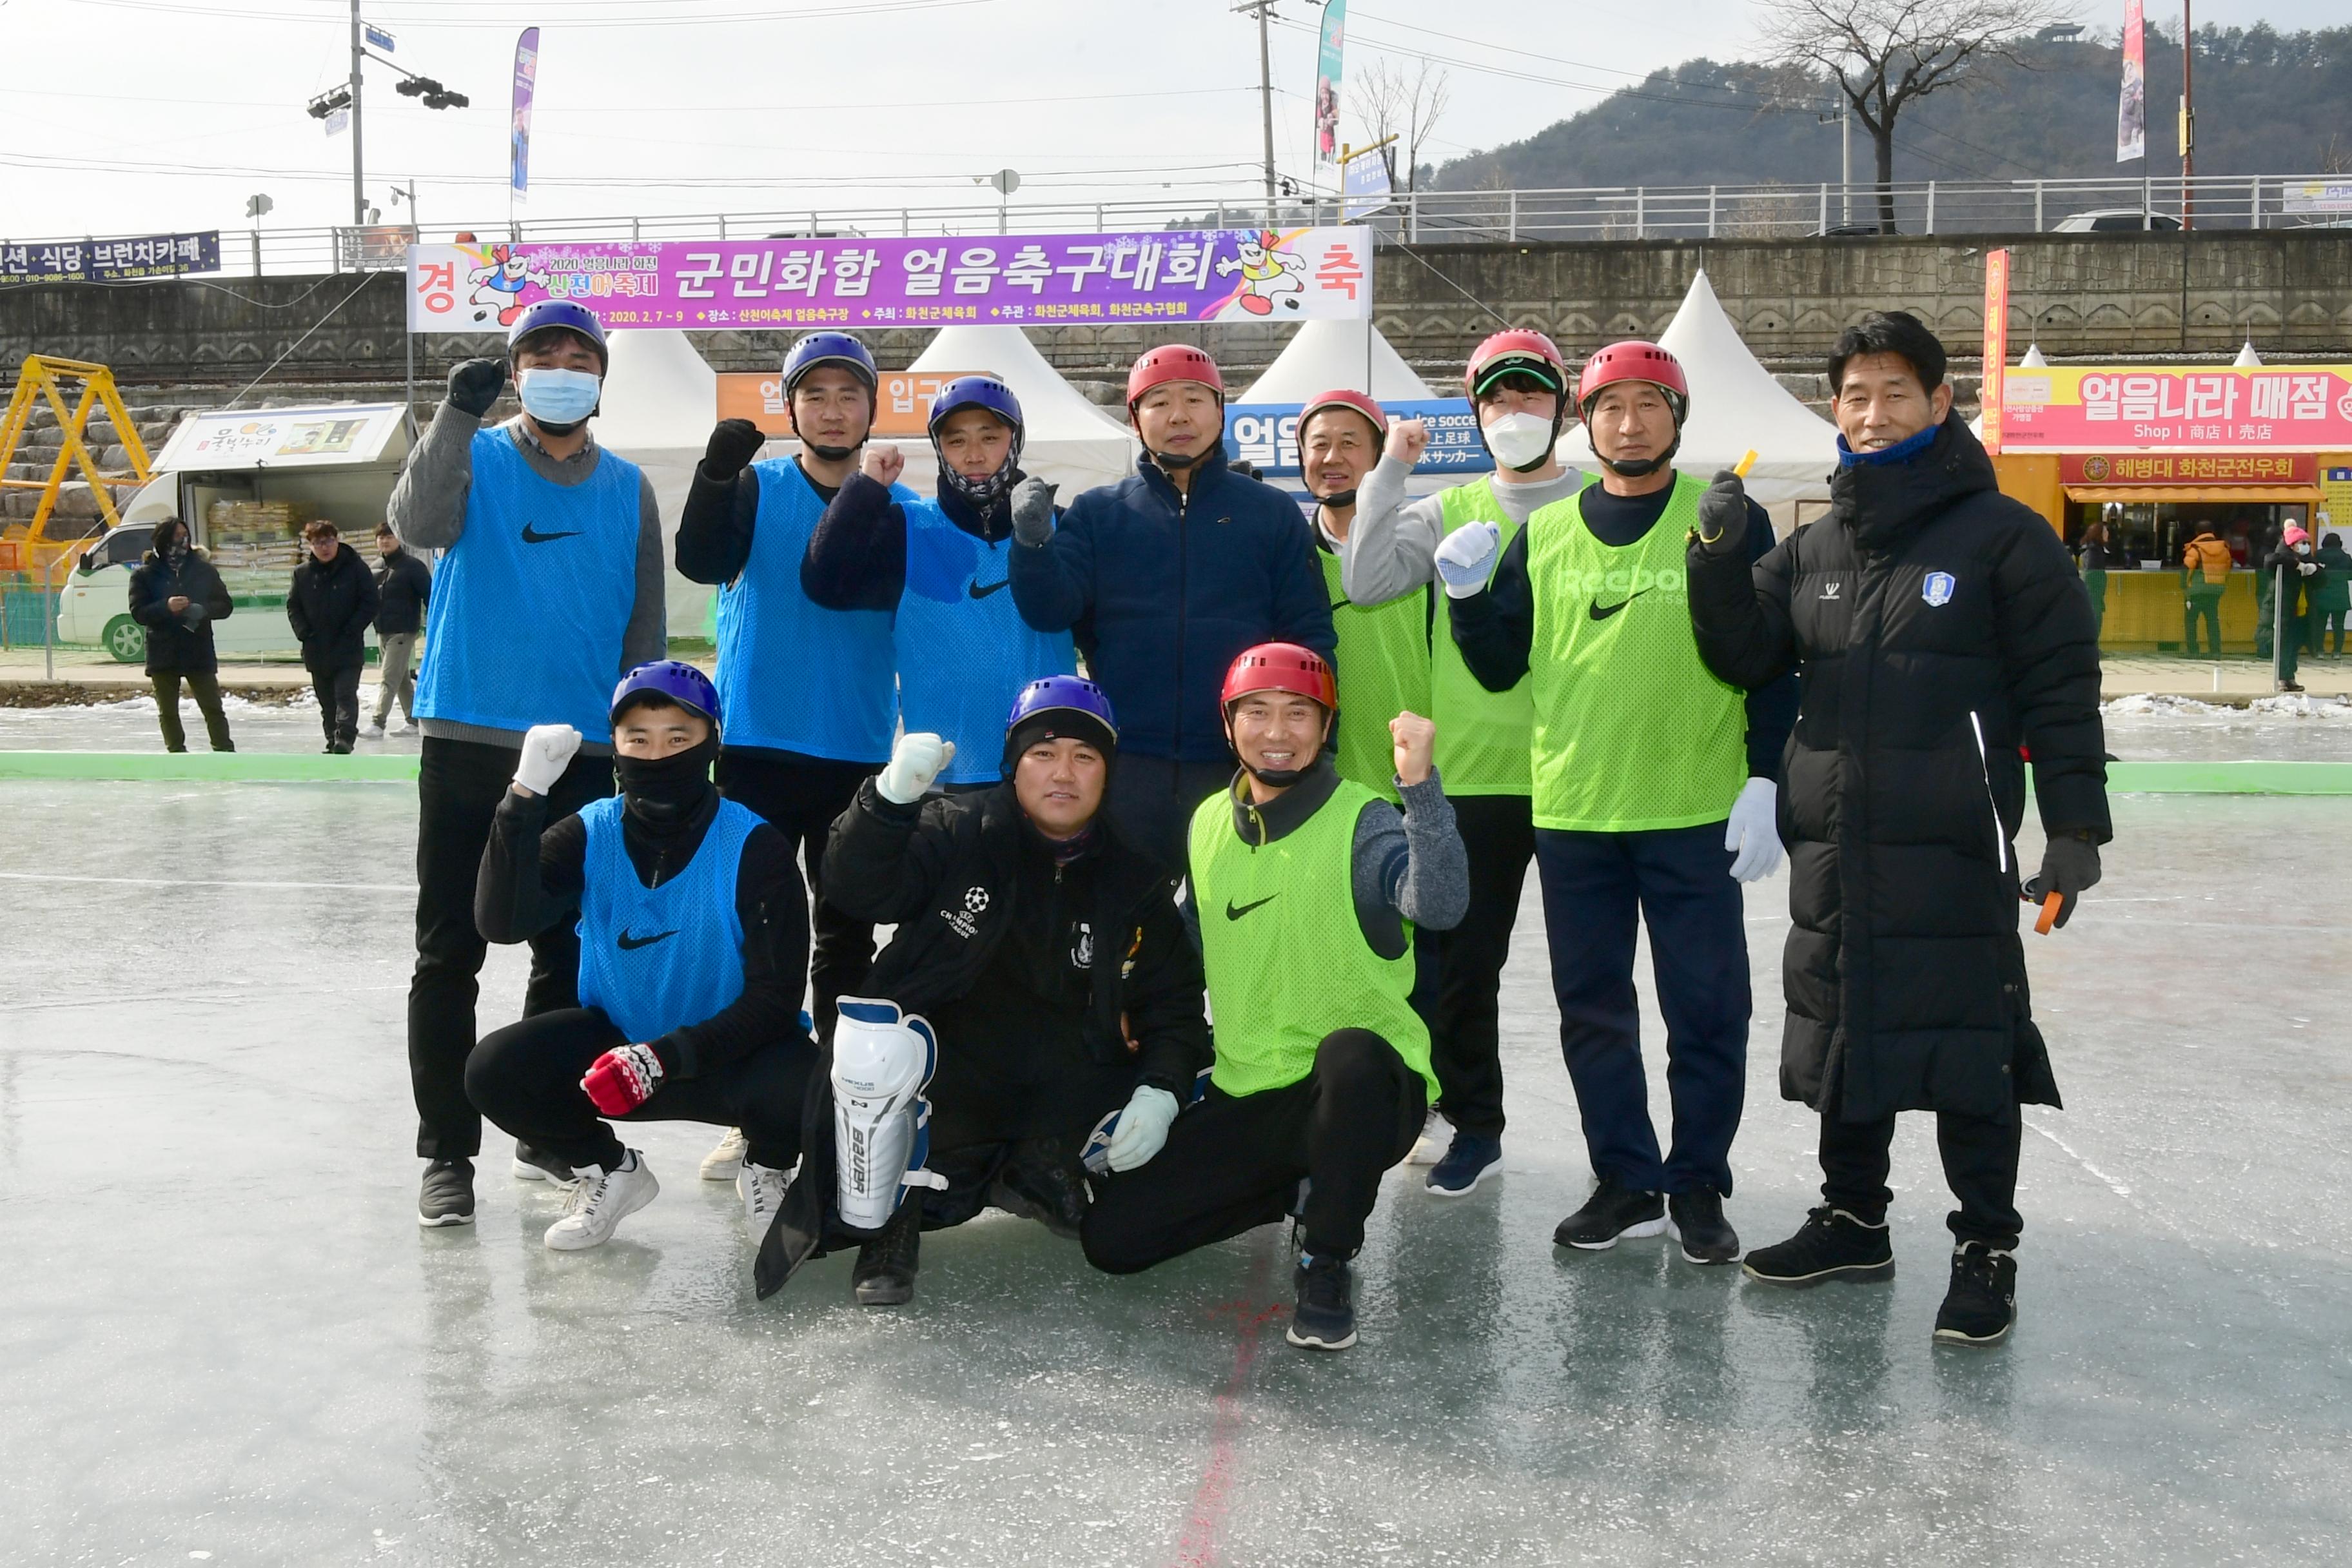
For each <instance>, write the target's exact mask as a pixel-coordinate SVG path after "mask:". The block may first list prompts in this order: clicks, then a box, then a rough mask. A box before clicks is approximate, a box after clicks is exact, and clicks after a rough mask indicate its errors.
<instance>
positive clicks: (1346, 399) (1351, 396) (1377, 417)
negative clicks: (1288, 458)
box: [1298, 386, 1389, 437]
mask: <svg viewBox="0 0 2352 1568" xmlns="http://www.w3.org/2000/svg"><path fill="white" fill-rule="evenodd" d="M1326 408H1352V409H1354V410H1355V411H1356V412H1357V413H1359V414H1360V415H1362V416H1364V417H1365V418H1367V419H1369V420H1370V421H1371V422H1372V428H1373V429H1375V430H1377V431H1379V432H1380V433H1381V437H1386V436H1387V435H1388V433H1389V416H1388V414H1387V412H1386V411H1385V410H1383V409H1382V408H1381V405H1380V399H1378V398H1376V397H1374V396H1372V395H1371V394H1370V393H1367V392H1357V391H1354V390H1352V389H1350V388H1348V387H1344V386H1343V387H1335V388H1333V389H1332V390H1331V391H1329V392H1325V393H1318V395H1315V396H1313V397H1311V398H1309V399H1307V406H1306V407H1304V408H1302V409H1300V410H1299V411H1298V433H1299V435H1300V436H1302V437H1303V436H1305V435H1306V434H1307V421H1308V420H1309V419H1312V418H1314V417H1315V416H1317V415H1318V414H1320V413H1322V412H1323V411H1324V410H1325V409H1326Z"/></svg>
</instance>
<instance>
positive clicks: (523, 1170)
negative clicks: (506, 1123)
mask: <svg viewBox="0 0 2352 1568" xmlns="http://www.w3.org/2000/svg"><path fill="white" fill-rule="evenodd" d="M514 1177H515V1180H516V1181H518V1182H553V1183H554V1184H556V1185H557V1186H559V1187H568V1186H570V1185H571V1184H572V1183H573V1182H575V1181H577V1180H579V1177H578V1176H577V1175H575V1174H574V1173H572V1163H571V1162H570V1161H568V1160H565V1159H563V1158H562V1157H561V1156H559V1155H555V1154H551V1153H549V1152H547V1151H546V1150H544V1149H536V1148H533V1147H532V1146H531V1145H530V1144H528V1143H526V1142H523V1141H522V1140H521V1139H520V1138H518V1139H516V1140H515V1153H514Z"/></svg>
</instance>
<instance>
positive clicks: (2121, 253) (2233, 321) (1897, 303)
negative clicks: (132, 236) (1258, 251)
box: [0, 229, 2352, 405]
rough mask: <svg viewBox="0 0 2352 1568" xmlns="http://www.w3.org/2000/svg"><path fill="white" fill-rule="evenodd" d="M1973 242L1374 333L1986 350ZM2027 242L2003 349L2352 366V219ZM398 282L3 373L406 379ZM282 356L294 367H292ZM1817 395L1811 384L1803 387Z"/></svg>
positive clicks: (897, 334) (85, 294)
mask: <svg viewBox="0 0 2352 1568" xmlns="http://www.w3.org/2000/svg"><path fill="white" fill-rule="evenodd" d="M1985 243H1986V241H1985V240H1984V239H1983V237H1975V236H1969V237H1946V238H1937V237H1910V236H1905V237H1890V238H1858V239H1831V240H1820V239H1812V240H1707V241H1699V240H1679V241H1669V240H1652V241H1622V242H1610V243H1602V244H1586V245H1542V244H1524V245H1448V246H1420V247H1413V248H1412V250H1410V251H1408V250H1406V249H1403V248H1401V247H1395V246H1392V245H1383V246H1382V247H1381V250H1380V252H1379V258H1378V266H1377V272H1376V279H1375V298H1376V299H1377V300H1378V301H1379V304H1378V308H1377V319H1378V321H1379V323H1380V326H1381V331H1383V332H1384V333H1386V334H1387V335H1388V337H1389V339H1390V341H1391V342H1393V343H1394V344H1395V345H1396V347H1397V350H1398V352H1399V353H1402V354H1403V355H1404V356H1405V358H1406V359H1407V360H1409V361H1411V362H1412V363H1414V364H1415V365H1416V366H1419V367H1422V368H1423V372H1424V374H1432V375H1433V376H1434V377H1437V378H1443V379H1450V377H1451V374H1452V367H1454V366H1458V365H1459V364H1460V363H1462V360H1463V358H1464V357H1465V355H1466V353H1468V351H1469V349H1470V347H1471V345H1472V344H1474V343H1475V342H1477V340H1478V339H1479V338H1481V337H1484V336H1485V335H1486V333H1487V332H1489V331H1494V330H1495V329H1496V326H1497V325H1498V324H1499V322H1498V320H1497V318H1499V319H1500V321H1507V322H1509V323H1510V324H1511V325H1514V326H1534V327H1539V328H1541V329H1542V330H1544V331H1549V332H1550V333H1551V334H1552V335H1553V336H1554V337H1555V338H1557V339H1558V340H1559V342H1560V345H1561V346H1562V347H1563V348H1564V349H1566V350H1568V351H1569V353H1571V354H1581V353H1589V352H1590V351H1591V350H1592V349H1593V348H1595V347H1598V346H1599V345H1600V344H1601V343H1602V342H1608V341H1610V340H1612V339H1614V338H1619V337H1626V336H1634V335H1654V334H1655V333H1657V332H1659V331H1663V330H1664V327H1665V324H1666V322H1667V321H1669V320H1671V319H1672V317H1673V315H1674V312H1675V308H1676V307H1677V306H1678V305H1679V304H1680V303H1681V301H1682V298H1683V295H1684V292H1685V290H1686V289H1688V288H1689V286H1690V281H1691V279H1692V278H1693V277H1694V276H1696V273H1697V272H1698V270H1699V269H1700V268H1702V267H1703V268H1706V273H1707V277H1708V279H1710V280H1711V281H1712V283H1713V284H1714V286H1715V289H1716V292H1717V296H1718V297H1719V298H1720V299H1721V300H1722V301H1723V304H1724V308H1725V310H1727V311H1728V312H1729V313H1730V316H1731V318H1732V320H1733V321H1735V322H1737V323H1738V325H1739V327H1740V330H1741V331H1742V334H1743V335H1744V336H1745V337H1746V339H1747V341H1748V344H1749V346H1750V347H1751V348H1753V349H1754V350H1755V352H1756V353H1758V355H1759V357H1761V358H1762V359H1764V360H1765V362H1766V363H1769V364H1771V365H1773V366H1774V367H1775V368H1776V369H1782V370H1787V371H1789V372H1790V373H1791V374H1793V375H1795V376H1798V377H1800V378H1802V377H1805V376H1807V375H1809V374H1812V373H1814V372H1815V370H1816V367H1817V366H1818V363H1819V361H1820V358H1821V356H1822V353H1823V352H1824V351H1825V350H1826V349H1827V348H1828V347H1829V345H1830V343H1831V342H1832V340H1833V339H1834V338H1835V336H1836V333H1837V331H1838V329H1839V328H1840V327H1842V326H1843V325H1844V324H1845V323H1846V322H1847V321H1851V320H1853V318H1854V317H1855V316H1857V315H1859V314H1860V313H1862V312H1863V311H1865V310H1876V309H1886V308H1892V307H1901V308H1903V309H1906V310H1914V311H1916V312H1917V313H1918V314H1920V315H1921V316H1922V317H1923V318H1924V319H1926V320H1927V321H1928V322H1929V324H1930V325H1932V326H1934V327H1935V328H1936V330H1937V331H1938V332H1939V333H1941V334H1942V335H1943V337H1944V339H1945V342H1947V343H1948V345H1949V347H1950V348H1951V351H1952V355H1953V358H1954V360H1955V362H1957V363H1960V364H1969V363H1971V362H1973V360H1974V359H1975V358H1976V357H1977V355H1978V353H1979V334H1980V332H1981V328H1982V323H1981V321H1980V314H1981V308H1980V307H1981V300H1982V292H1983V276H1984V271H1983V269H1984V258H1983V248H1982V247H1983V245H1984V244H1985ZM2001 243H2006V244H2008V245H2009V246H2010V247H2011V249H2012V250H2013V251H2014V252H2015V270H2014V277H2015V284H2014V289H2013V295H2012V299H2013V308H2012V313H2011V324H2010V335H2011V345H2012V352H2021V351H2022V350H2023V347H2024V345H2025V344H2026V343H2027V342H2030V341H2038V342H2040V343H2041V345H2042V350H2043V352H2044V353H2048V354H2050V355H2052V356H2053V357H2060V356H2075V357H2082V356H2102V357H2113V358H2144V357H2158V356H2164V355H2176V354H2190V355H2198V356H2211V355H2215V354H2223V353H2230V352H2231V351H2233V350H2235V349H2236V348H2237V346H2238V345H2239V343H2240V342H2243V341H2244V340H2245V339H2246V337H2247V336H2249V335H2251V336H2252V339H2253V342H2254V343H2255V345H2256V346H2257V347H2258V348H2259V349H2261V350H2262V351H2263V353H2264V354H2265V355H2266V356H2278V357H2293V358H2306V359H2307V358H2327V357H2335V358H2347V359H2352V231H2347V230H2343V229H2335V230H2327V229H2302V230H2294V229H2284V230H2279V229H2273V230H2252V231H2246V230H2231V231H2221V230H2216V231H2212V232H2209V233H2200V234H2193V235H2187V236H2181V235H2155V236H2139V235H2132V234H2112V235H2105V234H2103V235H2064V236H2058V235H2023V236H2018V237H2012V238H2011V239H2008V240H2006V241H2002V242H2001ZM400 311H401V289H400V280H399V279H398V278H397V277H395V276H393V275H390V274H378V275H373V276H369V277H364V278H362V277H354V276H351V275H342V276H332V277H326V278H260V279H182V280H176V281H171V282H159V283H153V284H145V285H140V286H136V287H106V286H98V285H84V284H38V285H23V286H16V287H13V288H5V289H0V363H9V364H13V363H15V362H16V360H17V359H19V358H21V357H22V356H23V355H24V354H26V353H48V354H59V355H64V356H67V357H70V358H77V359H90V360H97V361H100V362H101V363H107V364H110V365H112V366H113V367H114V369H115V373H116V374H117V376H118V377H119V378H120V379H121V380H122V381H123V382H124V383H125V384H126V385H128V386H132V387H148V388H162V387H166V386H171V387H191V386H192V387H206V388H212V387H217V388H221V389H223V395H226V392H227V391H229V390H234V389H236V388H237V387H240V386H243V385H244V384H247V383H248V382H250V381H252V380H253V379H254V378H255V377H256V376H258V375H261V374H262V373H263V371H264V368H265V367H267V366H269V365H270V364H271V362H273V361H277V362H278V363H276V365H275V368H272V369H270V370H269V371H268V377H267V380H266V381H265V382H264V383H263V384H262V386H261V387H260V388H258V389H257V392H256V394H255V397H256V399H257V400H258V399H259V398H260V397H261V396H263V395H286V394H289V393H296V394H299V392H300V391H301V390H302V389H303V387H304V385H305V384H314V383H327V382H336V383H357V384H368V385H372V386H393V385H397V384H400V382H401V381H402V379H403V376H404V363H405V362H404V347H405V344H404V337H403V333H402V331H401V316H400ZM928 335H929V334H928V333H927V332H923V331H881V332H875V333H871V334H868V336H869V341H870V342H872V343H873V346H874V348H875V352H876V354H877V357H878V358H879V359H880V360H881V361H882V363H885V364H886V365H888V364H905V363H907V362H908V360H910V359H911V358H912V357H913V356H914V355H915V353H917V352H919V349H920V347H921V344H922V343H923V342H924V341H925V340H926V339H927V337H928ZM1033 335H1034V337H1036V339H1037V340H1038V342H1039V346H1040V347H1041V348H1042V349H1043V350H1044V351H1045V353H1046V355H1047V357H1048V358H1049V359H1051V360H1052V361H1054V363H1055V365H1056V366H1057V367H1058V368H1060V369H1061V370H1062V371H1063V372H1064V374H1067V375H1069V376H1070V377H1071V378H1072V379H1073V380H1076V381H1077V382H1079V383H1080V384H1081V385H1083V386H1085V387H1086V389H1087V391H1088V392H1089V394H1090V395H1094V396H1096V397H1097V398H1098V399H1099V400H1101V401H1103V402H1106V403H1109V404H1113V405H1116V403H1117V402H1118V389H1119V385H1120V381H1121V378H1122V377H1123V376H1124V374H1125V369H1126V366H1127V364H1128V363H1129V361H1131V360H1132V359H1133V358H1134V357H1135V355H1136V354H1137V353H1140V352H1141V351H1142V350H1143V349H1144V348H1146V347H1148V346H1150V344H1152V343H1154V342H1167V341H1171V340H1174V339H1182V340H1186V341H1194V342H1204V343H1206V344H1208V345H1210V346H1212V347H1213V349H1214V350H1215V352H1216V353H1217V354H1218V356H1219V358H1220V360H1221V361H1222V362H1223V363H1225V364H1226V365H1227V366H1228V367H1229V368H1230V369H1231V370H1232V371H1233V372H1234V373H1235V374H1236V379H1243V378H1246V376H1247V375H1248V374H1250V373H1251V372H1252V371H1253V370H1254V369H1255V368H1256V367H1259V366H1263V365H1264V364H1265V363H1267V362H1268V361H1269V360H1271V359H1272V358H1273V356H1274V355H1275V354H1276V353H1278V352H1279V350H1280V347H1281V344H1282V342H1283V341H1284V339H1285V337H1286V329H1284V328H1280V327H1274V326H1258V325H1249V326H1230V327H1228V326H1220V327H1214V328H1167V327H1143V326H1126V325H1119V326H1101V327H1065V328H1057V329H1053V330H1051V331H1045V330H1040V331H1035V332H1034V333H1033ZM695 340H696V343H697V346H698V348H699V349H700V350H701V351H702V353H703V355H704V357H705V358H707V359H708V360H709V362H710V363H711V364H712V365H713V366H715V367H716V368H718V369H720V370H766V369H769V368H771V367H772V366H773V365H774V364H775V363H776V362H777V359H778V357H779V355H780V353H781V349H782V338H781V335H780V334H774V333H756V332H753V333H747V332H709V333H697V334H695ZM498 343H499V340H498V339H497V338H495V337H491V336H479V337H434V338H420V339H418V340H416V344H415V349H416V356H417V357H416V363H417V374H418V377H419V380H420V382H421V383H422V384H423V390H425V391H426V392H427V394H428V395H429V391H430V389H432V388H434V387H437V385H438V384H440V383H441V381H442V380H443V379H444V377H445V376H446V374H447V370H448V367H449V366H450V365H451V364H452V363H455V362H456V361H457V360H459V359H463V358H467V357H468V356H470V355H473V354H477V353H496V352H497V349H498ZM281 355H282V356H283V357H282V359H281V358H280V356H281ZM1793 385H1795V387H1796V388H1797V389H1798V390H1799V393H1800V395H1805V394H1806V390H1807V389H1808V388H1809V386H1810V383H1808V382H1806V381H1804V380H1799V381H1797V382H1795V383H1793Z"/></svg>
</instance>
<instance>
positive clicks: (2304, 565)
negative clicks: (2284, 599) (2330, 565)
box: [2294, 561, 2319, 577]
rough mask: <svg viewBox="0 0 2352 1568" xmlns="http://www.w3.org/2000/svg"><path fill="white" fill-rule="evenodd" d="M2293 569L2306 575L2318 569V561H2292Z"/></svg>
mask: <svg viewBox="0 0 2352 1568" xmlns="http://www.w3.org/2000/svg"><path fill="white" fill-rule="evenodd" d="M2294 569H2295V570H2296V571H2297V572H2300V573H2302V574H2304V575H2305V576H2306V577H2308V576H2310V575H2311V574H2313V573H2314V572H2316V571H2318V570H2319V563H2317V562H2315V561H2298V562H2296V563H2294Z"/></svg>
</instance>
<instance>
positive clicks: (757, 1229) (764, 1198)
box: [735, 1160, 792, 1236]
mask: <svg viewBox="0 0 2352 1568" xmlns="http://www.w3.org/2000/svg"><path fill="white" fill-rule="evenodd" d="M791 1179H792V1178H791V1175H790V1174H789V1173H786V1172H783V1171H779V1170H775V1169H772V1168H771V1167H769V1166H766V1165H755V1164H753V1163H751V1161H749V1160H746V1161H744V1162H743V1173H742V1174H741V1175H740V1176H737V1177H736V1178H735V1193H736V1195H737V1196H738V1197H740V1198H741V1199H742V1200H743V1223H744V1224H746V1225H748V1226H751V1234H752V1235H754V1236H765V1235H767V1234H768V1226H769V1224H770V1223H771V1222H772V1221H773V1220H774V1219H775V1217H776V1211H777V1210H778V1209H780V1208H782V1206H783V1204H784V1184H785V1183H787V1182H788V1181H790V1180H791Z"/></svg>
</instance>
